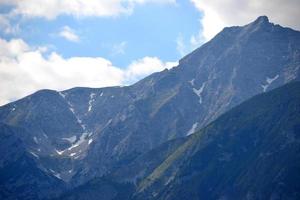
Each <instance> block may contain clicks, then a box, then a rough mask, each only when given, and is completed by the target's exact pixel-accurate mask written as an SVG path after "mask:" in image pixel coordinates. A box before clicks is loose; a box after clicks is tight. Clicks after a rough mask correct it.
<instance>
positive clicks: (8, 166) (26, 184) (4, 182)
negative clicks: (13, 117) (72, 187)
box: [0, 124, 65, 200]
mask: <svg viewBox="0 0 300 200" xmlns="http://www.w3.org/2000/svg"><path fill="white" fill-rule="evenodd" d="M0 133H1V134H0V144H1V145H0V157H1V160H0V199H7V200H9V199H12V200H13V199H24V200H25V199H40V198H43V199H45V198H48V197H55V196H57V194H58V193H60V192H61V191H63V190H64V188H65V187H64V183H63V182H62V181H60V180H57V179H56V178H54V177H52V176H50V175H48V174H46V173H44V172H43V171H41V170H39V168H38V166H37V164H36V163H35V161H34V160H35V157H36V155H35V154H34V153H33V152H30V151H29V152H27V151H26V150H25V147H24V145H23V144H22V141H21V140H20V139H19V138H18V135H19V134H27V132H26V131H24V130H22V129H21V128H17V127H11V126H8V125H6V124H0ZM37 191H38V192H37Z"/></svg>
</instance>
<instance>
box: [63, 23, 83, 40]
mask: <svg viewBox="0 0 300 200" xmlns="http://www.w3.org/2000/svg"><path fill="white" fill-rule="evenodd" d="M59 36H61V37H63V38H65V39H66V40H69V41H71V42H79V36H78V35H76V33H75V31H74V30H73V29H71V28H70V27H68V26H64V27H63V28H62V30H61V31H60V32H59Z"/></svg>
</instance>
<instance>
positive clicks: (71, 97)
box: [0, 16, 300, 191]
mask: <svg viewBox="0 0 300 200" xmlns="http://www.w3.org/2000/svg"><path fill="white" fill-rule="evenodd" d="M299 63H300V32H298V31H295V30H292V29H289V28H283V27H281V26H279V25H274V24H272V23H269V21H268V19H267V17H264V16H262V17H259V18H258V19H257V20H255V21H254V22H252V23H250V24H248V25H245V26H241V27H237V26H235V27H229V28H224V30H223V31H222V32H220V33H219V34H218V35H216V36H215V37H214V38H213V39H212V40H211V41H209V42H207V43H206V44H204V45H202V46H201V47H200V48H198V49H196V50H195V51H193V52H192V53H190V54H189V55H187V56H185V57H184V58H182V59H181V60H180V62H179V65H178V66H177V67H174V68H172V69H170V70H167V69H166V70H164V71H162V72H158V73H154V74H152V75H150V76H148V77H146V78H145V79H143V80H141V81H139V82H137V83H135V84H133V85H131V86H128V87H108V88H99V89H91V88H73V89H70V90H66V91H61V92H58V91H52V90H42V91H38V92H36V93H34V94H32V95H30V96H28V97H25V98H23V99H20V100H18V101H16V102H13V103H10V104H7V105H5V106H2V107H0V122H1V123H3V124H6V125H8V126H10V127H18V128H22V130H24V134H22V133H19V134H16V137H17V138H18V139H19V140H20V141H21V143H22V145H21V146H22V150H23V152H26V153H27V154H28V155H29V156H30V157H31V160H33V161H34V163H35V164H36V167H37V168H38V169H39V170H40V172H41V173H42V174H43V176H44V175H45V176H49V177H51V178H54V179H56V180H57V181H60V182H64V183H65V184H66V185H68V186H74V185H78V184H82V183H84V182H86V181H88V180H90V179H91V178H93V177H99V176H102V175H105V174H107V173H109V172H111V171H113V170H115V169H117V168H120V167H122V166H124V165H128V164H129V163H131V162H132V161H133V160H135V159H136V158H137V157H139V156H141V155H143V154H144V153H146V152H148V151H149V150H152V149H154V148H156V147H157V146H159V145H161V144H163V143H164V142H167V141H170V140H172V139H176V138H179V137H185V136H188V135H191V134H193V133H194V132H196V131H197V130H199V129H201V128H203V127H205V126H206V125H208V124H209V123H210V122H212V121H213V120H215V119H216V118H217V117H219V116H220V115H222V114H223V113H225V112H226V111H228V110H230V109H231V108H233V107H234V106H237V105H238V104H240V103H242V102H243V101H245V100H247V99H249V98H251V97H253V96H255V95H257V94H260V93H264V92H268V91H269V90H272V89H274V88H276V87H279V86H281V85H283V84H286V83H288V82H290V81H293V80H299V77H300V71H299V68H300V65H299ZM10 148H13V146H12V147H10ZM20 151H21V149H20ZM26 158H27V157H26ZM15 162H16V163H15V164H16V165H18V164H21V163H17V160H15ZM3 163H6V162H5V161H3ZM6 177H7V178H6V179H5V181H2V182H1V183H0V184H1V187H2V186H3V188H8V189H7V190H9V191H18V189H19V187H25V189H24V191H26V189H28V190H30V187H31V186H30V187H26V186H25V185H22V184H21V185H19V184H16V185H9V186H7V183H8V182H9V181H8V180H11V179H12V178H13V180H18V178H20V179H21V178H22V177H21V176H20V177H16V176H14V175H13V174H10V175H9V174H7V176H6ZM49 181H52V179H51V180H50V179H49Z"/></svg>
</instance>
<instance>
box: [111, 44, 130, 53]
mask: <svg viewBox="0 0 300 200" xmlns="http://www.w3.org/2000/svg"><path fill="white" fill-rule="evenodd" d="M126 46H127V42H126V41H123V42H120V43H119V44H115V45H113V47H112V50H111V54H112V55H114V56H115V55H123V54H125V48H126Z"/></svg>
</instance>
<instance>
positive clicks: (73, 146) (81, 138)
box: [68, 133, 89, 150]
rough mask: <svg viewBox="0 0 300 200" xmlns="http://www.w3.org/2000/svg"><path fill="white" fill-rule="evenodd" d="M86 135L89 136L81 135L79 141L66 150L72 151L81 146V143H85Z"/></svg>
mask: <svg viewBox="0 0 300 200" xmlns="http://www.w3.org/2000/svg"><path fill="white" fill-rule="evenodd" d="M88 135H89V133H82V135H81V136H80V138H79V140H78V141H77V142H76V143H75V144H73V145H72V146H71V147H69V148H68V150H72V149H74V148H76V147H78V146H79V145H81V144H82V143H83V142H85V141H86V138H87V136H88Z"/></svg>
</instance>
